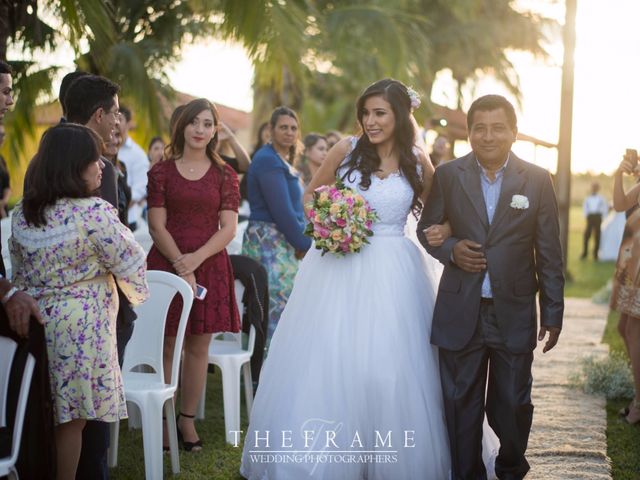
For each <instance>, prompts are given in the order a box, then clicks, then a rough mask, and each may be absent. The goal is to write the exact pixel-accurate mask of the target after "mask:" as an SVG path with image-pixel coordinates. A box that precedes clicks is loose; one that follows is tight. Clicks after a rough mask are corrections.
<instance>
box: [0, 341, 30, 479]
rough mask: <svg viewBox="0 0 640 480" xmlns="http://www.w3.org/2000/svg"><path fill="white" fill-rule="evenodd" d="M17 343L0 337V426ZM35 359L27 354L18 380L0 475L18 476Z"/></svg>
mask: <svg viewBox="0 0 640 480" xmlns="http://www.w3.org/2000/svg"><path fill="white" fill-rule="evenodd" d="M17 347H18V345H17V343H16V342H14V341H13V340H11V339H10V338H7V337H0V365H2V369H0V427H6V426H7V400H8V399H7V396H8V393H9V377H10V374H11V366H12V363H13V357H14V355H15V352H16V349H17ZM35 364H36V360H35V358H33V355H31V354H28V355H27V361H26V362H25V366H24V370H23V372H22V380H21V382H20V393H19V394H18V405H17V408H16V416H15V419H14V421H13V433H12V436H11V454H10V455H9V456H8V457H3V458H0V477H4V476H6V475H10V474H12V475H13V476H14V477H15V478H18V472H17V471H16V469H15V464H16V462H17V461H18V454H19V453H20V442H21V440H22V425H23V423H24V415H25V411H26V409H27V400H28V399H29V388H30V387H31V377H32V375H33V368H34V367H35Z"/></svg>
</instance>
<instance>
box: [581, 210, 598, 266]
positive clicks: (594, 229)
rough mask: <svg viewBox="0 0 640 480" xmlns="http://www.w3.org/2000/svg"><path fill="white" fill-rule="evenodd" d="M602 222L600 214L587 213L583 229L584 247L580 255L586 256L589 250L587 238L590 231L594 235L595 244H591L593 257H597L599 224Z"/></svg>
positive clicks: (589, 235)
mask: <svg viewBox="0 0 640 480" xmlns="http://www.w3.org/2000/svg"><path fill="white" fill-rule="evenodd" d="M601 224H602V215H601V214H599V213H592V214H590V215H587V228H586V229H585V231H584V248H583V249H582V257H583V258H584V257H586V256H587V252H588V251H589V240H590V239H591V233H593V235H594V240H595V245H594V246H593V258H595V259H597V258H598V250H600V225H601Z"/></svg>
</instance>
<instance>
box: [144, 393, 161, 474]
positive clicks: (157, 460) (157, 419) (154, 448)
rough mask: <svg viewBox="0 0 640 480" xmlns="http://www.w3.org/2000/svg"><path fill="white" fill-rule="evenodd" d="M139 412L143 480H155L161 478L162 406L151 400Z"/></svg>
mask: <svg viewBox="0 0 640 480" xmlns="http://www.w3.org/2000/svg"><path fill="white" fill-rule="evenodd" d="M140 410H141V412H140V413H141V414H142V444H143V445H144V472H145V478H146V479H147V480H155V479H159V478H162V404H161V403H160V402H158V401H157V399H153V398H152V399H149V401H147V402H146V403H145V406H144V408H141V409H140Z"/></svg>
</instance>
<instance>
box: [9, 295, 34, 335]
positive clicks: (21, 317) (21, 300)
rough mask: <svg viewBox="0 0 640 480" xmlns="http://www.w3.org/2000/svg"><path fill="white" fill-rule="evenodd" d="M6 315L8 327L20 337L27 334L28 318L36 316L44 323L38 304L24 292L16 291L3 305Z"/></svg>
mask: <svg viewBox="0 0 640 480" xmlns="http://www.w3.org/2000/svg"><path fill="white" fill-rule="evenodd" d="M4 310H5V312H7V317H9V327H10V328H11V330H13V331H14V332H16V333H17V334H18V336H20V337H27V336H29V318H30V317H31V315H33V316H34V317H36V319H37V320H38V322H40V323H41V324H43V323H44V320H43V319H42V315H41V314H40V310H39V309H38V304H37V303H36V301H35V300H34V299H33V298H31V297H30V296H29V295H27V294H26V293H24V292H16V293H15V294H14V295H13V296H12V297H11V298H10V299H9V301H8V302H7V303H6V304H5V306H4Z"/></svg>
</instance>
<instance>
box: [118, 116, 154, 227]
mask: <svg viewBox="0 0 640 480" xmlns="http://www.w3.org/2000/svg"><path fill="white" fill-rule="evenodd" d="M132 118H133V117H132V115H131V110H129V109H128V108H127V107H125V106H123V105H120V134H121V135H122V146H121V147H120V150H119V151H118V159H119V160H120V161H121V162H122V163H124V166H125V167H126V168H127V184H128V185H129V187H130V188H131V204H130V205H129V218H128V221H129V228H131V230H134V231H135V229H136V228H137V226H138V221H139V220H140V216H141V215H142V210H143V209H144V206H145V203H146V199H147V171H148V170H149V158H148V157H147V154H146V153H145V151H144V150H143V149H142V147H140V145H138V144H137V143H136V142H134V141H133V139H132V138H131V137H130V136H129V130H130V128H131V127H132V121H131V120H132Z"/></svg>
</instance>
